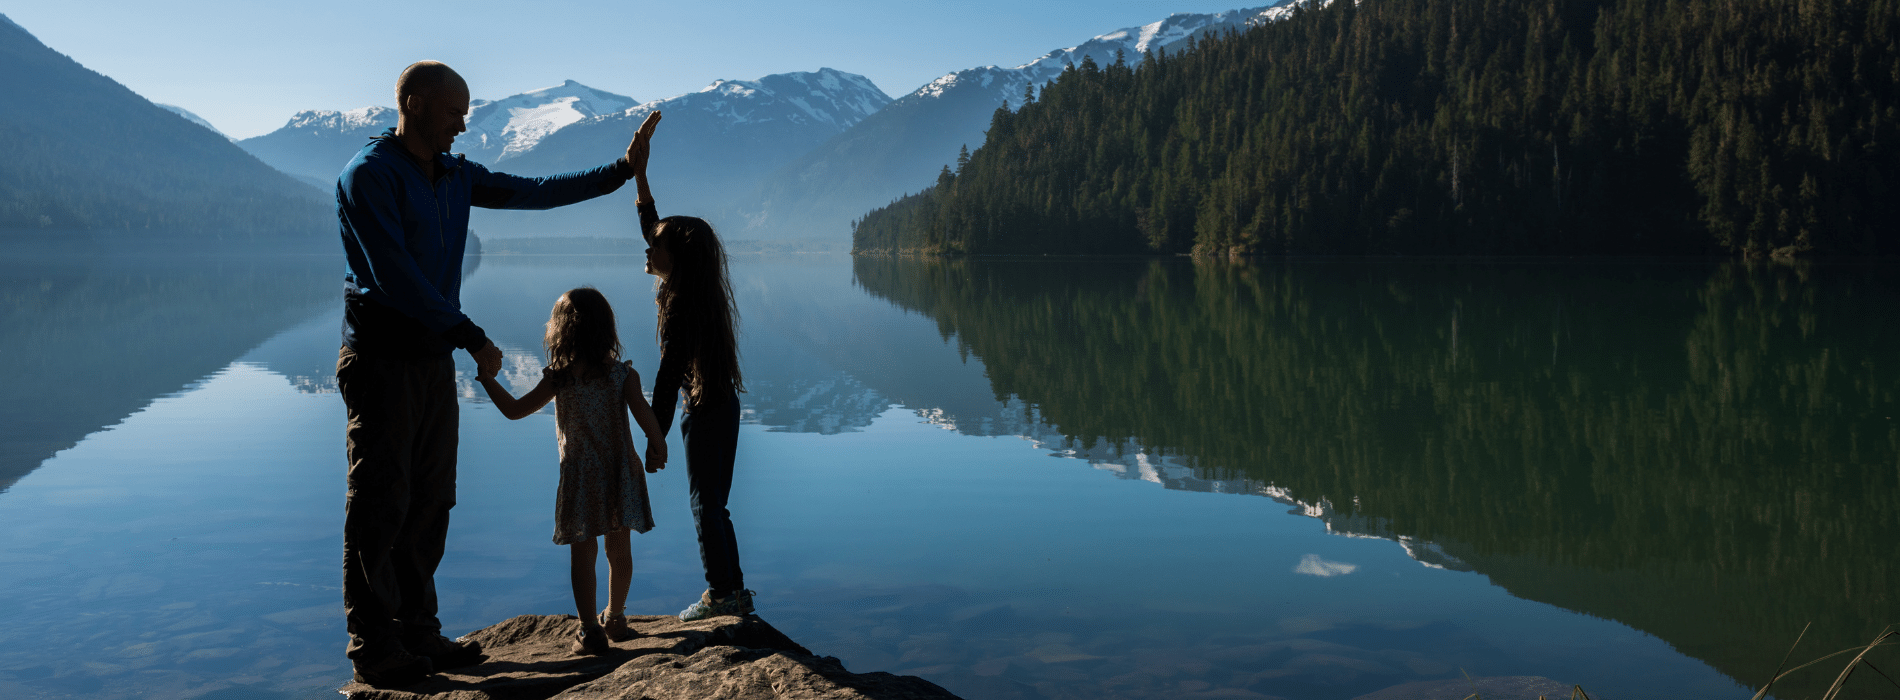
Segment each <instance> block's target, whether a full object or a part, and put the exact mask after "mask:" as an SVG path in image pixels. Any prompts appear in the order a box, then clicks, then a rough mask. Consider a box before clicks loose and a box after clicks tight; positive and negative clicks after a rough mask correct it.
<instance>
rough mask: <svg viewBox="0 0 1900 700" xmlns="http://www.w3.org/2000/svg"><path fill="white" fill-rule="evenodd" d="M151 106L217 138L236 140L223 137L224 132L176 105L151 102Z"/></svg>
mask: <svg viewBox="0 0 1900 700" xmlns="http://www.w3.org/2000/svg"><path fill="white" fill-rule="evenodd" d="M152 104H155V105H158V106H160V107H164V108H165V109H166V110H167V111H169V112H171V113H172V114H176V115H178V116H181V117H184V118H185V119H186V120H188V121H190V122H191V123H193V124H197V125H198V126H202V127H204V128H206V129H210V130H211V133H214V134H217V135H219V136H224V140H226V141H236V140H237V139H234V138H231V137H229V136H225V134H224V132H222V131H219V130H218V127H215V126H212V125H211V122H208V121H205V118H204V117H200V116H198V115H196V114H193V113H192V111H191V110H189V109H185V108H183V107H180V106H178V105H168V104H165V103H163V102H153V103H152Z"/></svg>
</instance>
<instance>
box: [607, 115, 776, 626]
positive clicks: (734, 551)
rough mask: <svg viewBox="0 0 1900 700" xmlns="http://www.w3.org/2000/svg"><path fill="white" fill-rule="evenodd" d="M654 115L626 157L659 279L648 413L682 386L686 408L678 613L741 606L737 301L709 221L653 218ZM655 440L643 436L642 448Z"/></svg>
mask: <svg viewBox="0 0 1900 700" xmlns="http://www.w3.org/2000/svg"><path fill="white" fill-rule="evenodd" d="M659 121H660V113H659V112H654V113H652V114H650V115H648V116H647V119H646V122H645V123H644V124H642V125H641V126H640V131H639V132H638V133H637V134H636V135H635V137H634V142H635V145H634V146H633V150H634V151H635V153H634V157H633V158H632V159H631V160H632V161H633V166H634V171H633V172H634V174H633V179H634V182H635V183H637V185H638V188H639V200H638V202H637V205H638V207H639V210H640V233H641V235H643V236H645V237H646V240H647V251H646V252H647V264H646V271H647V274H650V275H653V276H655V277H658V278H659V291H658V294H657V295H656V297H655V299H654V303H655V304H656V305H657V306H658V307H659V316H660V318H659V326H658V331H659V336H660V371H659V375H658V376H657V377H655V378H654V380H653V405H654V414H655V415H656V416H657V417H658V418H659V421H660V434H661V435H665V433H666V431H667V429H668V428H669V427H671V424H672V422H673V406H674V403H675V402H676V401H678V400H679V395H680V394H681V393H682V391H683V392H684V393H685V395H686V415H685V416H684V417H683V418H681V419H680V438H681V440H683V441H684V442H685V443H686V481H687V489H688V491H689V493H690V494H691V497H692V505H693V526H694V527H695V528H697V529H698V531H699V559H700V562H701V563H702V564H704V565H705V568H706V592H705V593H703V594H701V595H700V597H699V601H698V602H696V603H693V604H692V606H690V607H688V608H686V609H685V610H683V611H681V612H680V615H679V617H680V619H681V620H686V621H692V620H699V619H703V618H708V617H713V616H716V615H744V614H750V613H751V612H752V611H753V608H752V591H749V590H746V588H745V574H744V573H743V572H741V571H740V570H739V543H738V540H737V539H736V538H735V537H734V535H733V532H732V514H731V513H730V512H729V511H727V510H726V497H727V496H728V495H730V494H731V493H732V462H733V456H734V453H735V451H736V450H737V447H738V441H739V392H741V391H745V384H744V381H743V380H742V379H741V377H740V375H739V346H738V343H737V340H736V338H737V335H738V334H737V330H738V329H737V325H738V319H739V312H738V309H736V308H734V306H733V303H732V285H731V284H730V283H729V282H728V281H727V277H726V249H725V247H724V246H722V245H720V244H719V237H718V236H717V235H715V234H714V233H713V229H712V226H710V225H707V223H706V222H705V221H703V220H700V219H697V218H694V217H690V216H669V217H667V218H664V219H662V218H660V215H659V213H658V212H657V210H655V209H654V207H653V192H652V191H651V190H649V189H648V187H647V167H646V166H647V154H648V153H649V152H650V150H651V149H650V146H651V138H652V130H653V127H654V126H656V125H658V124H659ZM658 444H662V443H660V442H657V441H654V442H648V443H647V445H648V447H647V449H649V450H651V449H653V445H658Z"/></svg>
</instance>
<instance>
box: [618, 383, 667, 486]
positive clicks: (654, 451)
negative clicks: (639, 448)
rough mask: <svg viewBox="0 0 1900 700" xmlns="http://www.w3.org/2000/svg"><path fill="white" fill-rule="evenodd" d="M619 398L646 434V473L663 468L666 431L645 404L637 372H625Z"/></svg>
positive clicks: (650, 408)
mask: <svg viewBox="0 0 1900 700" xmlns="http://www.w3.org/2000/svg"><path fill="white" fill-rule="evenodd" d="M620 398H622V399H624V400H626V402H627V410H629V411H633V421H634V422H635V423H639V424H640V431H641V432H644V433H646V435H647V460H646V462H647V473H648V474H651V473H653V472H657V471H659V470H661V469H665V468H666V433H665V432H663V431H661V430H660V421H659V420H658V419H656V418H654V417H653V407H652V406H649V405H647V397H645V396H642V395H641V394H640V373H639V372H631V371H630V372H627V381H625V382H623V383H621V385H620Z"/></svg>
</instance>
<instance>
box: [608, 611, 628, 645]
mask: <svg viewBox="0 0 1900 700" xmlns="http://www.w3.org/2000/svg"><path fill="white" fill-rule="evenodd" d="M600 628H601V630H602V631H605V632H606V633H607V639H609V640H612V641H616V642H624V641H627V640H628V639H632V638H633V628H631V627H628V626H627V614H626V613H625V612H614V611H613V608H607V609H605V610H602V611H600Z"/></svg>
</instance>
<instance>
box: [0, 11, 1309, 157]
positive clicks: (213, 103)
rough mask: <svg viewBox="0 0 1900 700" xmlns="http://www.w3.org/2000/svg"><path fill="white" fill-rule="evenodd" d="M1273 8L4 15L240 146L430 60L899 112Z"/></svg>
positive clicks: (539, 81) (511, 89) (502, 90)
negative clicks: (962, 82)
mask: <svg viewBox="0 0 1900 700" xmlns="http://www.w3.org/2000/svg"><path fill="white" fill-rule="evenodd" d="M1270 1H1271V0H1254V2H1250V3H1247V4H1236V3H1235V2H1232V1H1227V2H1223V1H1221V0H1179V1H1176V2H1155V1H1142V0H1046V1H1045V0H972V1H966V2H958V3H934V2H905V1H902V0H898V1H895V2H893V1H889V0H882V1H868V0H842V1H836V2H788V1H786V0H776V1H773V2H766V1H764V0H738V1H720V2H665V3H662V2H646V1H631V2H630V1H625V0H622V1H620V2H611V1H594V0H585V1H583V0H541V1H539V2H523V1H521V0H514V1H511V2H497V1H491V0H462V1H459V2H453V3H450V2H387V1H384V2H369V1H367V0H328V1H325V2H260V1H256V0H249V1H242V2H240V1H238V0H208V1H198V2H189V3H178V2H150V1H143V2H133V1H131V0H57V1H52V0H49V1H46V2H31V3H27V4H26V5H25V6H23V7H9V8H5V9H0V13H4V14H6V15H7V16H8V17H9V18H11V19H12V20H13V21H14V22H16V23H18V24H19V25H21V26H23V27H25V28H26V29H27V31H30V32H32V33H33V35H34V36H37V37H39V39H40V40H41V41H43V42H45V43H46V44H47V45H48V46H51V47H52V48H53V49H54V50H57V51H59V52H61V53H64V54H66V55H68V56H71V57H73V59H74V60H77V61H79V62H80V63H81V64H84V65H85V66H86V67H87V68H90V69H92V70H95V71H98V72H100V73H104V74H105V75H106V76H108V77H111V78H112V79H114V80H117V81H119V82H120V83H123V84H125V85H126V86H127V87H130V88H131V89H133V90H134V91H137V92H138V93H139V94H141V95H144V96H145V97H146V98H147V99H150V100H152V101H154V102H162V103H168V104H175V105H178V106H181V107H184V108H185V109H189V110H191V111H193V112H196V113H197V114H198V115H199V116H202V117H204V118H205V119H207V120H209V121H210V122H211V123H212V124H213V125H215V126H217V127H218V128H219V129H221V130H223V131H224V132H225V133H226V134H229V135H231V136H234V137H237V138H245V137H250V136H256V135H259V134H263V133H266V132H269V131H271V130H274V129H276V128H277V127H279V126H282V125H283V123H284V122H285V121H286V120H287V119H289V118H290V116H291V115H292V114H294V113H295V112H297V111H298V110H301V109H353V108H356V107H363V106H367V105H371V104H378V105H388V106H393V104H392V103H393V101H394V100H393V98H392V97H391V96H390V94H391V92H392V89H393V85H394V83H395V78H396V74H397V73H399V72H400V71H401V70H402V67H403V66H405V65H408V64H409V63H410V62H411V61H415V60H419V59H424V58H431V59H437V60H441V61H446V62H448V63H449V64H450V65H452V66H455V68H456V69H457V70H458V71H460V72H461V73H462V74H463V75H464V76H465V77H467V78H468V81H469V85H470V91H471V92H472V93H473V94H474V96H476V97H481V98H488V99H495V98H500V97H505V96H508V95H512V94H516V93H520V92H525V91H528V90H533V89H536V88H542V87H547V86H550V85H558V84H560V82H561V81H563V80H568V79H573V80H578V81H580V82H581V83H584V84H586V85H589V86H592V87H595V88H599V89H602V90H607V91H609V92H616V93H620V94H623V95H628V96H630V97H633V98H635V99H639V100H642V101H645V100H655V99H661V98H666V97H671V96H674V95H678V94H681V93H686V92H692V91H695V90H698V89H700V88H702V87H705V86H706V84H707V83H710V82H712V81H713V80H715V79H720V78H727V79H747V80H749V79H753V78H758V77H760V76H763V75H769V74H772V73H783V72H789V71H798V70H816V69H818V68H820V67H830V68H836V69H838V70H842V71H846V72H850V73H858V74H862V75H865V76H867V77H869V78H871V80H872V81H874V82H876V83H877V85H878V87H880V88H883V89H884V91H885V92H886V93H889V94H890V95H891V96H892V97H898V96H901V95H903V94H905V93H907V92H909V91H911V90H914V89H916V88H918V87H920V86H922V85H923V84H924V83H927V82H929V81H931V80H933V79H935V78H937V77H938V76H941V75H943V74H945V73H949V72H952V71H956V70H961V69H964V68H970V67H974V66H980V65H986V64H997V65H1012V66H1013V65H1018V64H1021V63H1024V62H1027V61H1029V60H1031V59H1034V58H1036V57H1037V56H1040V55H1042V54H1043V53H1044V52H1047V51H1049V50H1051V49H1056V48H1061V47H1065V46H1072V45H1075V44H1078V43H1081V42H1082V41H1084V40H1086V39H1088V38H1089V37H1091V36H1095V35H1097V34H1102V33H1105V32H1109V31H1113V30H1116V29H1120V28H1123V27H1131V26H1137V25H1142V24H1147V23H1149V22H1153V21H1155V20H1158V19H1161V18H1163V17H1166V16H1168V15H1169V14H1170V13H1174V12H1217V11H1222V10H1232V9H1238V8H1240V7H1254V6H1261V5H1266V4H1268V3H1269V2H1270Z"/></svg>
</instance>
